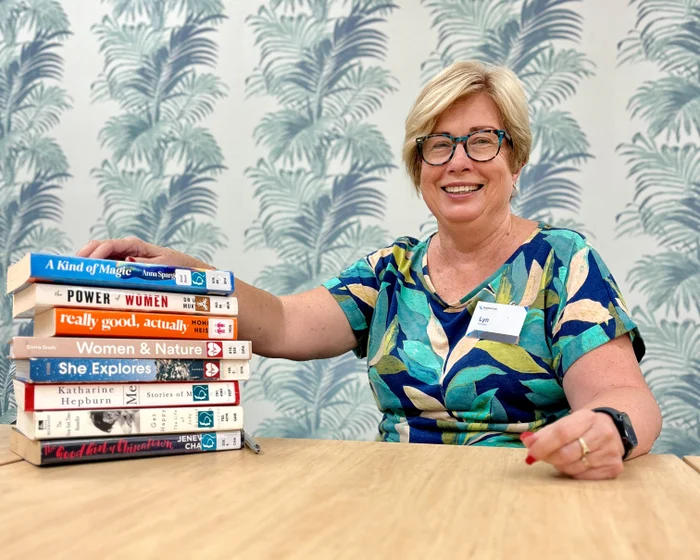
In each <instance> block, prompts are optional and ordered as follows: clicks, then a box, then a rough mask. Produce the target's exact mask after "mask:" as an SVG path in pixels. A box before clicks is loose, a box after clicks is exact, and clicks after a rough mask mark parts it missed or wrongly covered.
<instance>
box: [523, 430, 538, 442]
mask: <svg viewBox="0 0 700 560" xmlns="http://www.w3.org/2000/svg"><path fill="white" fill-rule="evenodd" d="M534 435H535V434H533V433H532V432H523V433H522V434H520V441H525V440H526V439H527V438H531V437H532V436H534Z"/></svg>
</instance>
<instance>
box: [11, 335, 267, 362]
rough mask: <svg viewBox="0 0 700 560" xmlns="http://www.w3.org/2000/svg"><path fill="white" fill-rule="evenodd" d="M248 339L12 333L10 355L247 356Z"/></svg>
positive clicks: (17, 356)
mask: <svg viewBox="0 0 700 560" xmlns="http://www.w3.org/2000/svg"><path fill="white" fill-rule="evenodd" d="M252 356H253V351H252V345H251V343H250V341H249V340H168V339H155V340H152V339H148V340H135V339H133V338H74V337H43V338H37V337H34V336H16V337H14V338H13V339H12V340H11V341H10V358H13V359H26V358H152V359H155V358H179V359H191V360H203V359H207V358H209V359H220V360H250V359H251V358H252Z"/></svg>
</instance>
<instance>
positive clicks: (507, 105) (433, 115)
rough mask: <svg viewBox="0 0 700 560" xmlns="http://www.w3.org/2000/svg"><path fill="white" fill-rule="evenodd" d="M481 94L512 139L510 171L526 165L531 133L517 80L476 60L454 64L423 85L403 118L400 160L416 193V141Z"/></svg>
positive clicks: (418, 161) (418, 160)
mask: <svg viewBox="0 0 700 560" xmlns="http://www.w3.org/2000/svg"><path fill="white" fill-rule="evenodd" d="M481 92H483V93H486V94H487V95H488V96H489V97H490V98H491V99H492V100H493V102H494V103H495V104H496V107H497V108H498V111H499V113H500V116H501V119H502V120H503V126H504V127H505V129H506V130H507V131H508V134H510V137H511V138H512V139H513V146H512V154H511V157H510V167H511V170H512V171H513V172H515V171H517V170H518V169H520V168H521V167H522V166H523V165H525V164H526V163H527V160H528V159H529V157H530V148H531V146H532V133H531V132H530V119H529V117H528V109H527V99H526V98H525V91H524V89H523V86H522V84H521V83H520V80H519V79H518V77H517V76H516V75H515V73H514V72H513V71H512V70H510V69H509V68H506V67H505V66H486V65H484V64H482V63H481V62H479V61H477V60H466V61H461V62H455V63H454V64H452V65H451V66H448V67H447V68H445V69H444V70H442V72H440V73H439V74H438V75H437V76H435V77H433V78H432V79H431V80H430V81H429V82H428V83H427V84H426V85H425V87H424V88H423V90H422V91H421V92H420V94H419V95H418V98H417V99H416V101H415V103H414V104H413V107H411V110H410V111H409V113H408V117H406V136H405V138H404V145H403V160H404V163H405V164H406V169H407V170H408V174H409V175H410V176H411V180H412V181H413V186H414V187H415V188H416V190H417V191H418V192H420V173H421V158H420V155H419V154H418V148H417V147H416V138H418V137H420V136H425V135H427V134H430V133H431V132H433V128H434V127H435V123H436V122H437V120H438V118H439V117H440V115H441V114H442V113H443V111H445V110H446V109H447V108H449V107H450V106H452V105H453V104H454V103H455V102H456V101H459V100H461V99H463V98H465V97H468V96H470V95H473V94H475V93H481Z"/></svg>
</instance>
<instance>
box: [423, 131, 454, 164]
mask: <svg viewBox="0 0 700 560" xmlns="http://www.w3.org/2000/svg"><path fill="white" fill-rule="evenodd" d="M453 150H454V142H452V140H450V139H449V138H446V137H444V136H431V137H430V138H426V140H425V142H423V146H422V150H421V151H422V153H423V159H424V160H425V161H426V163H431V164H433V165H440V164H442V163H445V162H446V161H447V160H449V159H450V157H451V156H452V151H453Z"/></svg>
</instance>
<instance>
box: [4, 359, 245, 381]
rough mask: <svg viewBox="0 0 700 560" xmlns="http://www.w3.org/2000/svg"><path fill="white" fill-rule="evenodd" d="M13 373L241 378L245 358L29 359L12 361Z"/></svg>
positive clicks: (72, 377)
mask: <svg viewBox="0 0 700 560" xmlns="http://www.w3.org/2000/svg"><path fill="white" fill-rule="evenodd" d="M11 369H14V376H15V378H16V379H19V380H21V381H29V382H30V383H131V382H140V383H148V382H154V381H158V382H167V381H172V382H177V381H218V380H220V381H245V380H247V379H248V378H249V377H250V365H249V362H248V360H178V359H170V358H166V359H160V358H157V359H153V358H151V359H134V358H123V359H119V358H29V359H26V360H15V361H14V362H13V364H12V367H11Z"/></svg>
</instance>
